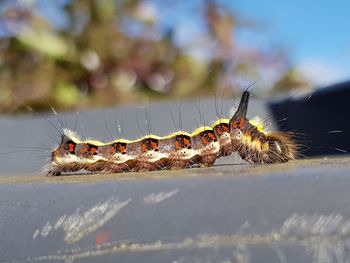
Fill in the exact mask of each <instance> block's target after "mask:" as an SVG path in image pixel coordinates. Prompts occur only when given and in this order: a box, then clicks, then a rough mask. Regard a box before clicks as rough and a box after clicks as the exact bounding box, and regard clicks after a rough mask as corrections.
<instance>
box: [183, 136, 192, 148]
mask: <svg viewBox="0 0 350 263" xmlns="http://www.w3.org/2000/svg"><path fill="white" fill-rule="evenodd" d="M184 145H185V146H186V148H191V141H190V140H189V139H187V138H184Z"/></svg>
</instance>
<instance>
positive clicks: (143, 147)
mask: <svg viewBox="0 0 350 263" xmlns="http://www.w3.org/2000/svg"><path fill="white" fill-rule="evenodd" d="M141 152H143V153H145V152H147V145H146V144H145V143H144V142H142V143H141Z"/></svg>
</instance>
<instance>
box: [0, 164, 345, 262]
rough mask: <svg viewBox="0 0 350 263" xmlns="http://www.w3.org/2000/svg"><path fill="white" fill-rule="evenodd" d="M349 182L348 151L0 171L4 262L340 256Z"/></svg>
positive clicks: (321, 259) (335, 259) (0, 240)
mask: <svg viewBox="0 0 350 263" xmlns="http://www.w3.org/2000/svg"><path fill="white" fill-rule="evenodd" d="M225 160H226V159H225ZM226 161H227V162H229V161H230V159H227V160H226ZM349 185H350V158H334V159H332V158H330V159H311V160H300V161H294V162H291V163H287V164H282V165H271V166H251V165H245V164H239V165H232V164H222V165H218V166H216V167H213V168H205V169H192V170H181V171H164V172H154V173H147V172H146V173H130V174H123V175H83V176H82V175H74V176H65V177H54V178H53V177H51V178H49V177H43V176H40V175H26V176H1V177H0V251H1V255H0V262H10V261H12V260H17V261H19V262H25V261H27V260H30V261H35V260H39V261H44V262H50V261H57V260H58V261H62V262H72V261H74V262H96V261H104V262H140V261H142V262H262V261H263V262H311V261H312V260H314V262H346V259H347V258H349V257H350V253H349V250H350V239H349V234H350V205H349V204H350V196H349V194H348V187H349Z"/></svg>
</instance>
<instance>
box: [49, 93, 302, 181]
mask: <svg viewBox="0 0 350 263" xmlns="http://www.w3.org/2000/svg"><path fill="white" fill-rule="evenodd" d="M249 97H250V92H249V91H248V90H246V91H244V92H243V94H242V98H241V101H240V103H239V106H238V109H237V110H236V112H235V113H234V114H233V116H232V118H231V119H223V118H219V119H218V120H217V121H215V122H214V123H213V124H212V126H201V127H199V128H197V129H196V130H194V131H193V132H192V133H187V132H185V131H177V132H175V133H171V134H169V135H167V136H164V137H160V136H157V135H153V134H149V135H147V136H144V137H142V138H139V139H136V140H126V139H117V140H114V141H111V142H108V143H103V142H100V141H95V140H87V141H82V140H81V139H79V137H78V136H77V135H76V134H75V133H74V132H72V131H70V130H67V129H65V130H64V134H63V135H62V138H61V143H60V145H59V146H58V148H56V149H55V150H53V151H52V154H51V163H50V169H49V172H48V174H49V175H60V174H62V173H72V172H77V171H80V170H86V171H90V172H103V173H120V172H128V171H137V172H138V171H155V170H162V169H184V168H189V167H192V166H199V167H209V166H212V165H213V164H214V163H215V161H216V159H217V158H220V157H221V156H228V155H231V154H232V153H233V152H238V154H239V155H240V156H241V157H242V159H244V160H246V161H248V162H250V163H278V162H287V161H288V160H292V159H295V156H296V154H297V150H298V147H297V144H296V143H295V142H294V140H293V138H292V136H291V134H290V133H286V132H268V131H265V130H264V129H263V126H262V123H261V122H259V121H257V119H252V120H248V118H247V109H248V102H249Z"/></svg>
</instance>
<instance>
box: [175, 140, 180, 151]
mask: <svg viewBox="0 0 350 263" xmlns="http://www.w3.org/2000/svg"><path fill="white" fill-rule="evenodd" d="M179 149H180V143H179V141H175V150H179Z"/></svg>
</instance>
